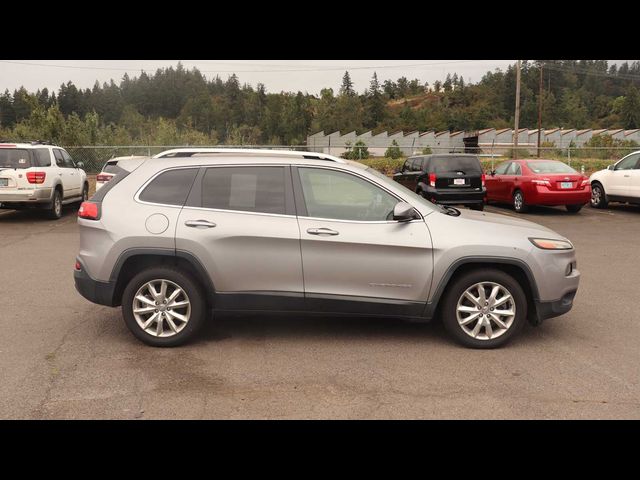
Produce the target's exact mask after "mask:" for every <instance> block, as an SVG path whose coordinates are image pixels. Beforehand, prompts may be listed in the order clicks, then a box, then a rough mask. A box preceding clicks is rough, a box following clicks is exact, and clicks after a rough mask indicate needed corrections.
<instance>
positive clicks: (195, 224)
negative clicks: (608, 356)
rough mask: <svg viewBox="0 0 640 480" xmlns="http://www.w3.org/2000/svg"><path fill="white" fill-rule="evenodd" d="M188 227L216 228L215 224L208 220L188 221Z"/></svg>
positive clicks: (186, 223)
mask: <svg viewBox="0 0 640 480" xmlns="http://www.w3.org/2000/svg"><path fill="white" fill-rule="evenodd" d="M184 224H185V225H186V226H187V227H194V228H213V227H215V226H216V224H215V223H213V222H210V221H208V220H187V221H186V222H184Z"/></svg>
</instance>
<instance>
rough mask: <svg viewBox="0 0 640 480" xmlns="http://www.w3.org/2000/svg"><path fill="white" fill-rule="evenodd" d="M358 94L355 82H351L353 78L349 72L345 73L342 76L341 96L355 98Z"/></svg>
mask: <svg viewBox="0 0 640 480" xmlns="http://www.w3.org/2000/svg"><path fill="white" fill-rule="evenodd" d="M355 94H356V92H355V91H354V90H353V82H352V81H351V76H349V72H348V71H347V72H344V75H343V76H342V85H341V86H340V95H349V96H353V95H355Z"/></svg>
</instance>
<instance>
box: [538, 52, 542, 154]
mask: <svg viewBox="0 0 640 480" xmlns="http://www.w3.org/2000/svg"><path fill="white" fill-rule="evenodd" d="M541 128H542V62H540V93H538V158H540V129H541Z"/></svg>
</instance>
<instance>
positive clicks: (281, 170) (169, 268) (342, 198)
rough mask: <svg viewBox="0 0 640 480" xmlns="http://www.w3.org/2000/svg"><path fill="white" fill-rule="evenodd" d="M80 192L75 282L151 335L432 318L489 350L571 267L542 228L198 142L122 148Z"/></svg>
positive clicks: (337, 172)
mask: <svg viewBox="0 0 640 480" xmlns="http://www.w3.org/2000/svg"><path fill="white" fill-rule="evenodd" d="M116 168H117V171H116V172H115V173H116V175H115V176H114V177H113V178H112V179H111V180H110V181H109V182H108V183H107V184H106V185H105V186H104V187H103V188H102V189H100V191H98V192H97V193H96V194H95V195H94V196H93V197H92V198H91V199H90V200H89V201H87V202H85V203H83V205H82V207H81V209H80V212H79V219H78V223H79V225H80V252H79V254H78V257H77V261H76V265H75V272H74V277H75V284H76V288H77V290H78V291H79V292H80V294H82V295H83V296H84V297H85V298H87V299H88V300H90V301H92V302H94V303H98V304H101V305H108V306H112V307H116V306H122V313H123V316H124V320H125V323H126V325H127V326H128V328H129V329H130V330H131V332H132V333H133V334H134V335H135V336H136V337H137V338H139V339H140V340H142V341H143V342H145V343H147V344H149V345H154V346H164V347H169V346H175V345H179V344H182V343H184V342H186V341H188V340H190V339H192V338H193V337H194V335H195V334H196V332H197V331H198V329H199V328H200V327H201V326H202V324H203V323H204V322H205V320H207V319H208V318H211V317H212V315H215V312H222V311H250V312H274V311H275V312H305V313H322V314H329V315H330V314H353V315H370V316H391V317H401V318H407V319H411V320H413V321H424V322H426V321H429V320H431V319H433V318H441V319H442V321H443V322H444V325H445V327H446V329H447V330H448V331H449V332H450V333H451V334H452V336H453V337H454V338H455V339H456V340H457V341H459V342H460V343H462V344H464V345H466V346H469V347H476V348H492V347H497V346H500V345H503V344H504V343H506V342H507V341H509V340H510V339H511V338H512V337H513V336H514V335H516V333H517V332H518V331H519V330H520V329H521V328H522V327H523V325H524V324H525V322H526V321H529V322H530V323H532V324H534V325H538V324H540V323H541V322H542V321H543V320H544V319H547V318H550V317H555V316H558V315H561V314H563V313H566V312H568V311H569V310H570V309H571V307H572V305H573V298H574V296H575V294H576V291H577V289H578V282H579V278H580V273H579V272H578V270H577V269H576V255H575V250H574V248H573V245H572V244H571V242H570V241H569V240H567V239H566V238H564V237H562V236H561V235H559V234H558V233H556V232H554V231H552V230H549V229H547V228H545V227H542V226H540V225H537V224H534V223H531V222H528V221H525V220H520V219H514V218H510V217H507V216H503V215H495V214H490V213H486V212H475V211H468V210H463V211H460V210H457V209H455V208H452V207H440V206H438V205H435V204H432V203H431V202H429V201H427V200H425V199H424V198H422V197H420V196H418V195H416V194H415V193H413V192H411V191H409V190H408V189H406V188H405V187H403V186H402V185H400V184H398V183H397V182H394V181H393V180H391V179H390V178H387V177H385V176H384V175H382V174H380V173H378V172H376V171H375V170H372V169H370V168H367V167H365V166H363V165H361V164H359V163H355V162H346V161H344V160H341V159H338V158H335V157H331V156H328V155H323V154H318V153H310V152H287V151H272V150H271V151H270V150H224V149H221V150H211V151H208V152H207V153H204V154H193V155H191V156H188V157H170V158H151V159H123V160H121V161H119V162H118V165H117V167H116Z"/></svg>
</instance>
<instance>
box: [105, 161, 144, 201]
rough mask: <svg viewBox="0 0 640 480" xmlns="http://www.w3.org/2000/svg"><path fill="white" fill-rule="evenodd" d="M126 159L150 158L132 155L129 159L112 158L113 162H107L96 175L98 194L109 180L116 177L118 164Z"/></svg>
mask: <svg viewBox="0 0 640 480" xmlns="http://www.w3.org/2000/svg"><path fill="white" fill-rule="evenodd" d="M125 158H148V157H145V156H136V155H131V156H128V157H116V158H112V159H111V160H107V162H106V163H105V164H104V165H103V167H102V170H101V171H100V173H99V174H98V175H96V192H97V191H98V190H100V189H101V188H102V187H103V186H104V185H105V184H106V183H107V182H108V181H109V180H111V179H112V178H113V176H114V175H115V172H116V171H117V170H116V165H118V162H119V161H120V160H123V159H125Z"/></svg>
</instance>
